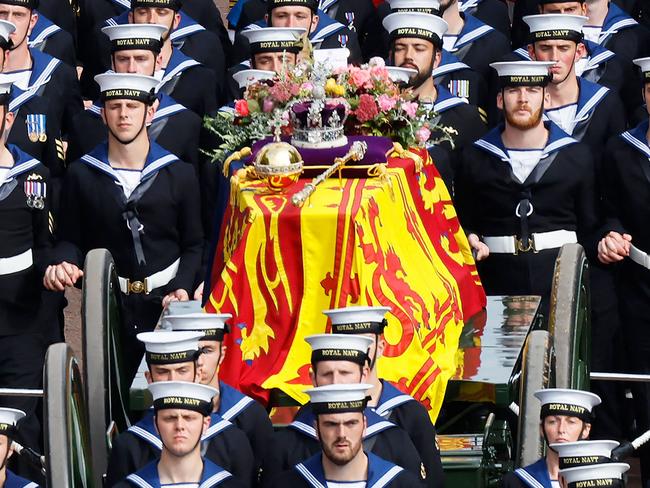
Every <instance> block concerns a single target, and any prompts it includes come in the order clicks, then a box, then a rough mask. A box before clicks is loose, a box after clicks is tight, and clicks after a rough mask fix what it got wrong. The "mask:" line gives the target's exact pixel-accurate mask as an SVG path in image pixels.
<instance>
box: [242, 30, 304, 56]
mask: <svg viewBox="0 0 650 488" xmlns="http://www.w3.org/2000/svg"><path fill="white" fill-rule="evenodd" d="M305 32H307V29H303V28H302V27H263V28H262V29H252V30H247V31H243V32H242V35H243V36H244V37H246V38H247V39H248V44H249V46H250V52H251V54H259V53H269V52H273V53H275V52H282V51H287V52H291V53H297V52H298V51H300V44H299V42H298V39H299V38H300V36H302V35H303V34H304V33H305Z"/></svg>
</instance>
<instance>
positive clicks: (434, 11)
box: [391, 7, 440, 15]
mask: <svg viewBox="0 0 650 488" xmlns="http://www.w3.org/2000/svg"><path fill="white" fill-rule="evenodd" d="M391 12H393V13H394V12H416V13H419V14H430V15H438V14H439V13H440V10H439V9H437V8H430V7H400V8H393V9H391Z"/></svg>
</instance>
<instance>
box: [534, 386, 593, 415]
mask: <svg viewBox="0 0 650 488" xmlns="http://www.w3.org/2000/svg"><path fill="white" fill-rule="evenodd" d="M534 395H535V397H536V398H537V399H539V401H540V402H541V403H542V410H541V413H540V417H541V418H545V417H548V416H550V415H566V416H567V417H578V418H579V419H581V420H584V421H585V422H591V414H592V411H593V408H594V407H595V406H596V405H599V404H600V401H601V400H600V397H599V396H598V395H596V394H594V393H590V392H588V391H582V390H567V389H561V388H549V389H546V390H537V391H536V392H535V393H534Z"/></svg>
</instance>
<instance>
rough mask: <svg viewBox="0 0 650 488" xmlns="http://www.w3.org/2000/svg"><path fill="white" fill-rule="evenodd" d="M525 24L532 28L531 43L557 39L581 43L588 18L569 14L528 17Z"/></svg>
mask: <svg viewBox="0 0 650 488" xmlns="http://www.w3.org/2000/svg"><path fill="white" fill-rule="evenodd" d="M524 22H526V23H527V24H528V27H529V28H530V41H531V42H537V41H544V40H556V39H565V40H569V41H575V42H580V41H581V40H582V27H583V26H584V25H585V22H587V17H584V16H582V15H568V14H539V15H526V16H525V17H524Z"/></svg>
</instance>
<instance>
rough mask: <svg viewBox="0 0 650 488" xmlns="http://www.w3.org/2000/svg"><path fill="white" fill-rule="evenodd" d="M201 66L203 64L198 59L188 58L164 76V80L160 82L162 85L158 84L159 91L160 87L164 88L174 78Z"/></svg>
mask: <svg viewBox="0 0 650 488" xmlns="http://www.w3.org/2000/svg"><path fill="white" fill-rule="evenodd" d="M200 64H201V63H199V62H198V61H197V60H196V59H192V58H188V59H186V60H184V61H182V62H180V63H179V64H177V65H176V66H174V68H172V69H171V70H170V71H168V72H166V73H165V76H163V78H162V80H160V83H158V89H160V87H162V86H163V85H164V84H165V83H167V82H168V81H170V80H171V79H172V78H173V77H174V76H176V75H177V74H179V73H181V72H183V71H184V70H186V69H187V68H191V67H192V66H197V65H200Z"/></svg>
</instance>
